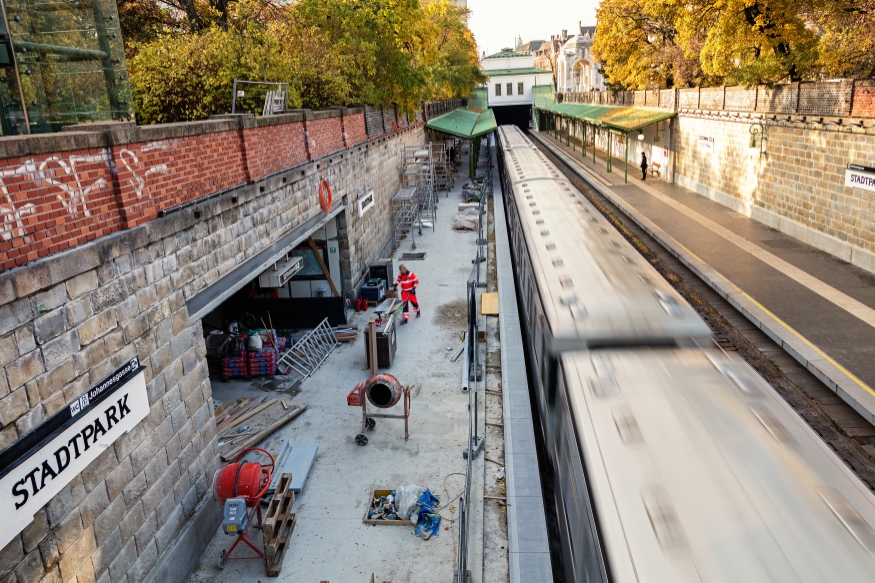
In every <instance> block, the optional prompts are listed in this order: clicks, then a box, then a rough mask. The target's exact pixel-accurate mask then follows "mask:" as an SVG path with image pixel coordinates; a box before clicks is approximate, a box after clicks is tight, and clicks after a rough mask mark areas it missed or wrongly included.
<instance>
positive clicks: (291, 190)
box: [0, 114, 425, 583]
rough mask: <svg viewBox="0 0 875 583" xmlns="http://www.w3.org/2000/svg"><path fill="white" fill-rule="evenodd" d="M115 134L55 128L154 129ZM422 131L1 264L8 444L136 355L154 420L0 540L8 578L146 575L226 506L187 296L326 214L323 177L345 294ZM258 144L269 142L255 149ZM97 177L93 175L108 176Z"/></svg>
mask: <svg viewBox="0 0 875 583" xmlns="http://www.w3.org/2000/svg"><path fill="white" fill-rule="evenodd" d="M358 115H359V117H360V118H362V117H363V116H361V115H360V114H358ZM339 119H340V118H339V117H338V116H333V117H331V116H329V117H326V118H325V119H324V120H322V121H324V122H326V125H317V126H316V127H319V128H324V127H329V126H328V125H327V124H328V123H336V122H339ZM348 119H349V118H347V120H348ZM253 121H254V120H253ZM211 123H215V124H218V125H219V126H221V124H226V123H238V122H237V121H234V120H231V121H229V120H218V121H214V122H211ZM295 123H298V124H300V123H301V122H293V123H291V124H276V125H267V126H263V127H255V124H253V127H248V128H244V129H242V130H240V131H239V132H238V133H239V134H241V135H243V136H244V138H243V140H242V142H241V143H246V142H249V141H250V140H251V142H250V143H248V144H247V149H246V152H247V153H248V152H252V151H259V148H261V149H262V150H263V148H264V147H265V145H264V144H267V145H270V144H271V143H276V140H280V141H282V140H287V139H292V140H293V143H294V142H295V141H296V140H297V139H298V138H290V137H289V135H292V136H294V135H295V134H296V133H297V130H295V129H294V128H295V125H294V124H295ZM360 124H361V125H362V126H363V124H364V121H363V119H362V121H361V122H360ZM286 126H288V127H286ZM308 126H309V123H308ZM186 127H189V126H187V125H186ZM278 128H281V129H278ZM282 128H284V129H282ZM248 130H251V133H250V134H249V135H246V132H247V131H248ZM261 130H264V131H261ZM289 130H291V131H289ZM113 131H114V132H115V133H112V132H110V134H109V135H108V136H107V135H101V134H97V133H95V134H93V135H88V134H85V135H84V136H79V135H78V134H76V135H73V134H64V135H62V138H58V139H63V140H66V141H67V142H66V143H69V144H73V143H76V140H79V143H80V144H81V141H82V140H86V141H87V140H95V139H97V137H100V138H101V139H108V140H110V141H112V140H121V139H122V138H124V137H125V135H123V134H124V132H128V133H130V134H131V135H129V136H127V137H128V138H139V139H137V140H136V141H130V144H135V145H139V144H143V143H151V142H153V141H154V140H152V139H151V138H155V137H156V136H155V134H154V132H153V133H152V134H147V135H146V136H144V135H143V133H138V132H139V131H140V130H136V131H134V130H131V129H130V128H129V129H127V130H124V131H123V130H113ZM174 131H182V130H174ZM186 131H188V130H186ZM281 131H285V132H287V133H286V134H279V135H278V134H277V132H281ZM217 133H218V132H217ZM359 135H360V130H359ZM95 136H97V137H95ZM144 137H146V138H149V139H146V140H143V139H142V138H144ZM158 137H160V136H158ZM177 137H180V136H178V135H177ZM163 139H176V138H172V137H170V136H166V135H165V136H163ZM424 139H425V136H424V131H423V129H422V126H421V125H419V126H415V127H412V128H410V129H408V130H406V131H402V132H399V133H395V134H393V135H392V136H390V137H386V138H379V139H377V140H375V141H374V142H372V143H368V144H363V145H357V146H355V147H353V148H350V149H348V150H345V151H344V156H343V157H342V158H341V157H340V156H328V157H325V158H321V159H318V160H317V161H313V162H308V163H306V164H304V165H299V166H296V167H294V169H293V170H291V169H289V168H286V169H285V170H288V171H286V172H280V173H279V174H276V175H275V176H271V177H269V178H266V179H263V180H261V181H260V182H258V184H250V185H243V186H240V187H238V188H235V189H233V190H231V191H229V192H226V193H224V194H222V195H219V196H213V197H210V198H209V199H208V200H204V201H201V202H200V203H199V204H198V205H197V207H196V210H197V212H195V209H182V210H179V211H177V212H173V213H170V214H168V215H166V216H163V217H157V218H155V219H154V220H152V221H150V222H147V223H144V224H140V225H137V226H135V227H133V228H130V229H126V230H117V231H116V232H115V233H112V234H111V235H109V236H104V237H101V238H99V239H97V240H92V241H89V242H86V243H84V244H80V245H78V246H76V247H75V248H73V249H69V250H67V251H66V252H63V253H55V254H53V255H50V256H47V257H42V258H39V259H37V260H35V261H32V262H30V263H29V264H28V265H24V266H20V267H16V268H13V269H11V270H7V271H4V272H2V273H0V449H3V448H5V447H7V446H9V445H10V444H12V443H14V442H15V441H16V440H17V439H19V438H21V437H22V436H23V435H25V434H26V433H27V432H28V431H30V430H31V429H32V428H34V427H35V426H37V425H38V424H39V423H41V422H42V421H43V420H45V419H46V418H47V417H48V416H50V415H52V414H53V413H55V412H57V411H59V410H60V409H61V408H62V407H64V406H66V405H67V404H68V403H69V402H70V401H72V400H73V399H75V398H77V397H78V396H79V395H81V394H82V393H83V392H84V391H85V390H87V389H88V388H89V387H91V386H92V385H94V384H95V383H96V382H97V381H98V380H99V379H101V378H103V376H105V375H106V374H107V373H109V372H111V371H112V370H114V369H115V368H116V367H118V366H119V365H120V364H122V363H123V362H126V361H128V360H129V359H130V358H131V357H133V356H134V355H137V356H139V358H140V361H141V363H142V364H143V365H144V366H145V372H144V374H145V380H146V387H147V392H148V397H149V404H150V413H149V415H148V416H147V417H146V419H145V420H143V421H142V422H141V423H140V424H139V425H137V426H136V427H135V428H134V429H133V430H131V431H130V432H129V433H128V434H126V435H124V436H123V437H121V438H120V439H118V440H117V441H116V442H115V443H114V444H112V445H111V446H110V447H108V448H107V450H106V451H105V452H103V453H102V454H101V456H100V457H99V458H98V459H97V460H95V461H94V462H93V463H92V464H91V465H89V467H88V468H87V470H86V471H84V472H83V473H81V474H80V475H79V476H77V477H76V478H75V479H74V480H73V481H72V482H71V483H70V484H69V485H68V486H67V487H65V488H64V489H63V490H62V491H61V492H60V493H59V494H58V495H57V496H55V498H53V499H52V500H51V502H49V503H48V504H47V505H46V506H45V507H44V508H42V509H40V510H39V511H38V512H37V514H36V516H35V518H34V521H33V522H32V523H31V524H30V525H29V526H28V527H27V528H26V529H25V530H24V531H23V532H22V533H21V534H20V535H19V536H17V537H15V538H14V539H13V540H12V542H10V543H9V544H8V545H6V547H5V548H3V549H2V550H0V580H2V581H8V582H16V581H19V582H23V581H78V582H79V583H93V582H95V581H96V582H98V583H118V582H122V583H139V582H140V581H143V580H144V579H146V577H148V576H149V575H150V573H152V574H154V573H155V570H156V566H158V565H159V564H161V563H162V561H166V560H169V558H168V557H170V556H171V553H172V552H173V545H174V544H175V543H176V541H177V540H179V538H180V533H181V532H182V531H183V529H184V527H185V526H186V525H187V524H191V521H193V520H197V516H201V514H198V513H199V512H206V511H207V510H204V509H213V510H215V508H217V507H216V506H215V504H214V503H213V502H212V501H210V500H209V497H210V487H211V480H212V477H213V473H214V472H215V470H216V469H217V467H218V465H219V463H218V458H217V452H216V437H215V421H214V417H213V409H212V405H211V401H210V397H211V394H212V392H211V385H210V381H209V378H208V375H207V365H206V360H205V355H206V350H205V345H204V341H203V330H202V327H201V323H200V322H199V321H190V319H189V313H188V309H187V306H186V300H188V299H190V298H192V297H193V296H194V295H196V294H198V293H199V292H202V291H203V290H204V289H205V288H207V287H208V286H209V285H210V284H212V283H213V282H215V281H216V280H217V279H219V278H220V277H222V276H224V275H226V274H228V273H229V272H231V271H232V270H233V269H234V268H236V267H237V266H239V265H240V264H241V263H243V262H244V261H245V260H246V259H248V258H250V257H252V256H254V255H256V254H257V253H259V252H261V251H263V250H265V249H267V248H269V247H270V246H271V245H273V244H274V243H276V241H277V240H278V239H279V238H281V237H283V236H284V235H286V234H287V233H288V232H290V231H291V230H293V229H294V228H295V227H297V226H299V225H301V224H303V223H304V222H305V221H307V220H308V219H310V218H312V217H314V216H316V215H319V214H321V213H322V211H321V209H320V208H319V204H318V196H317V184H318V181H319V180H320V179H321V178H326V179H328V180H329V181H330V182H331V184H332V188H333V190H334V200H335V201H336V203H335V204H341V205H342V204H344V201H345V202H346V207H345V208H344V209H343V210H342V211H341V213H340V215H338V224H339V226H341V227H342V232H341V233H340V238H339V245H340V248H341V256H342V279H343V289H344V290H346V291H348V290H349V289H350V287H351V285H354V280H355V279H356V278H357V277H360V275H361V273H363V271H364V270H365V269H366V267H367V264H368V263H369V262H370V261H371V260H373V259H374V258H375V257H376V256H377V254H378V253H379V252H380V251H381V249H382V247H383V246H384V244H385V242H386V241H388V240H389V238H390V237H391V234H392V226H391V220H390V217H391V197H392V195H393V194H394V193H395V191H396V190H397V188H398V185H399V180H400V152H401V151H402V149H403V146H404V145H411V144H421V143H423V141H424ZM258 140H263V141H264V143H263V144H261V145H260V146H256V142H257V141H258ZM326 140H327V137H326ZM317 143H318V140H317ZM325 143H332V142H330V141H329V142H325ZM334 143H336V142H334ZM124 145H125V146H127V145H128V144H124ZM249 146H252V147H254V148H255V150H252V149H251V148H249ZM112 147H113V148H115V147H120V146H112ZM325 147H326V148H330V147H333V146H325ZM69 151H70V152H78V151H80V150H77V149H71V150H69ZM83 151H86V152H91V150H83ZM96 151H98V152H102V151H104V150H100V149H97V150H96ZM137 152H142V148H140V149H139V150H137ZM147 153H148V152H147ZM204 153H205V154H207V153H208V152H204ZM297 155H300V154H297ZM161 160H163V158H161ZM276 160H277V158H276V155H270V154H264V158H262V161H260V162H258V164H259V166H258V167H259V168H261V169H262V170H260V171H261V172H267V171H268V170H267V169H268V168H273V167H275V165H276V164H277V161H276ZM19 163H20V161H19ZM252 168H253V167H252V166H250V167H249V170H250V172H252ZM360 169H364V170H365V172H364V174H362V173H360V172H359V170H360ZM88 172H89V175H88V179H89V180H91V181H93V180H95V179H96V178H99V177H100V176H102V174H100V172H97V171H96V170H92V169H89V170H88ZM101 172H102V171H101ZM92 173H93V174H92ZM80 179H81V180H83V181H84V178H80ZM87 184H90V182H89V183H87ZM368 188H372V189H373V191H374V193H375V199H376V205H375V207H374V208H372V209H371V210H370V211H369V212H368V213H367V214H365V216H364V217H358V213H357V212H356V206H355V204H356V197H357V195H358V194H359V193H360V192H361V191H362V190H363V189H368ZM150 196H151V195H150ZM88 201H89V203H90V202H91V199H88ZM89 208H91V207H89ZM199 505H200V506H199ZM198 524H200V525H201V528H206V527H204V526H203V525H204V524H209V525H210V527H209V528H212V525H213V524H214V523H211V522H209V521H207V522H203V523H202V522H198ZM209 528H208V529H207V530H209ZM207 534H208V535H209V533H207Z"/></svg>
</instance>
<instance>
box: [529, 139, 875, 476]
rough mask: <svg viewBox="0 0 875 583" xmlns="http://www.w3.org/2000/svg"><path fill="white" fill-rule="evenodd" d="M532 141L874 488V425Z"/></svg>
mask: <svg viewBox="0 0 875 583" xmlns="http://www.w3.org/2000/svg"><path fill="white" fill-rule="evenodd" d="M533 142H534V143H535V145H536V146H537V147H538V148H539V149H540V150H541V152H543V153H544V155H545V156H547V158H548V159H549V160H550V161H551V162H553V164H555V165H556V166H557V167H558V168H559V169H560V171H561V172H562V173H563V174H564V175H565V177H566V178H568V180H569V181H571V183H572V184H574V186H576V187H577V189H578V190H580V192H581V193H583V195H584V196H586V197H587V198H588V199H589V201H590V202H592V203H593V204H594V205H595V206H596V207H597V208H598V209H599V211H600V212H601V213H602V214H603V215H604V216H605V218H607V219H608V220H609V221H610V222H611V224H613V225H614V227H615V228H616V229H617V230H618V231H619V232H620V233H621V234H622V235H623V237H625V238H626V239H627V240H628V241H629V242H630V243H631V244H632V245H633V246H634V247H635V249H637V250H638V252H639V253H640V254H641V255H642V256H643V257H644V258H645V259H647V261H648V262H649V263H650V264H651V265H652V266H653V267H654V268H655V269H656V270H657V271H658V272H659V273H660V274H661V275H662V276H663V277H664V278H665V279H666V280H667V281H668V282H669V283H671V284H672V286H673V287H674V288H675V289H677V291H678V292H679V293H680V294H681V295H682V296H684V298H685V299H686V300H687V301H688V302H689V303H690V305H691V306H693V308H694V309H695V310H696V312H697V313H698V314H699V316H701V317H702V319H703V320H705V322H706V323H707V324H708V325H709V326H710V327H711V329H712V330H713V331H714V334H715V341H716V343H717V345H718V346H720V347H721V348H722V349H723V350H726V351H728V352H735V353H737V354H738V355H739V356H741V357H742V358H744V359H745V360H746V361H747V362H748V363H750V365H751V366H753V368H754V369H756V371H757V372H758V373H759V374H760V375H761V376H762V377H763V378H764V379H765V380H766V382H768V383H769V385H771V386H772V387H773V388H774V389H775V390H776V391H777V392H778V393H779V394H780V395H781V396H782V397H783V398H784V400H786V401H787V402H788V403H789V404H790V406H791V407H793V409H794V410H795V411H796V412H797V413H798V414H799V415H800V416H801V417H802V418H803V419H804V420H805V422H806V423H808V425H810V426H811V427H812V428H813V429H814V430H815V431H816V432H817V433H818V434H819V435H820V436H821V438H822V439H823V440H824V441H825V442H826V443H827V445H829V447H830V448H832V449H833V451H835V452H836V454H837V455H838V456H839V457H840V458H841V459H842V460H843V461H844V462H845V463H846V464H847V465H848V467H849V468H850V469H851V470H852V471H853V472H854V473H855V474H856V475H857V476H858V477H859V478H860V479H861V480H862V481H863V482H864V483H865V484H866V485H867V486H868V487H869V489H870V490H875V426H873V425H871V424H870V423H868V422H867V421H866V420H865V419H864V418H863V417H861V416H860V415H859V414H858V413H857V412H856V411H854V410H853V409H852V408H851V407H850V406H849V405H847V404H846V403H845V402H844V401H842V399H841V398H840V397H839V396H838V395H836V394H835V393H834V392H833V391H831V390H830V389H829V388H828V387H826V386H825V385H824V384H823V383H821V382H820V381H819V380H818V379H817V378H816V377H815V376H814V375H813V374H811V373H810V372H809V371H808V370H807V369H805V368H804V367H803V366H802V365H800V364H799V363H798V362H797V361H796V360H794V359H793V358H792V357H791V356H790V355H789V354H787V353H786V351H785V350H784V349H783V348H781V347H780V346H779V345H777V344H776V343H775V342H773V341H772V340H771V339H770V338H769V337H768V336H766V334H765V333H764V332H763V331H762V330H760V329H759V328H757V327H756V326H755V325H754V324H753V323H751V322H750V320H748V319H747V318H746V317H745V316H744V315H743V314H741V313H740V312H738V310H736V309H735V308H734V307H732V306H731V305H730V304H729V303H728V302H727V301H726V300H724V299H723V298H722V297H721V296H720V295H719V294H717V292H715V291H714V290H713V289H711V288H710V287H709V286H708V285H707V284H706V283H705V282H704V281H702V280H701V279H700V278H699V277H698V276H697V275H696V274H695V273H693V272H692V271H691V270H689V269H688V268H687V267H686V266H685V265H684V264H683V263H681V262H680V261H678V260H677V258H675V256H674V255H672V254H671V253H670V252H669V250H667V249H665V248H664V247H663V246H662V245H661V244H660V243H658V242H657V241H655V240H654V239H653V238H652V237H650V236H649V235H648V234H647V233H646V232H644V231H643V230H642V229H641V228H640V227H639V226H638V225H637V224H636V223H635V222H634V221H633V220H632V219H631V218H629V217H628V216H627V215H626V214H625V213H623V212H622V211H621V210H620V209H618V208H617V207H616V206H614V205H613V204H612V203H611V202H610V201H609V200H608V199H606V198H605V197H603V196H602V195H601V194H600V193H598V192H596V191H595V190H594V189H592V188H590V187H589V185H588V184H587V183H586V181H585V180H584V179H582V178H581V177H580V175H579V174H577V172H576V171H575V170H573V169H572V168H570V167H569V166H568V165H567V164H566V163H565V162H563V161H562V160H561V159H560V158H558V157H557V156H556V155H554V154H553V153H552V152H551V151H550V150H549V149H548V148H546V147H544V146H543V145H542V144H540V143H539V142H538V141H537V140H533Z"/></svg>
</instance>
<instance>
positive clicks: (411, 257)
mask: <svg viewBox="0 0 875 583" xmlns="http://www.w3.org/2000/svg"><path fill="white" fill-rule="evenodd" d="M422 259H425V253H402V254H401V261H417V260H422Z"/></svg>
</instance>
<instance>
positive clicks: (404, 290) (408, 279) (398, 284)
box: [395, 271, 419, 300]
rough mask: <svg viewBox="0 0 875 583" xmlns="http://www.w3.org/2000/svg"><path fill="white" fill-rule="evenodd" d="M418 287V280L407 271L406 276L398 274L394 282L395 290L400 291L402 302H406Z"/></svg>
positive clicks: (413, 274)
mask: <svg viewBox="0 0 875 583" xmlns="http://www.w3.org/2000/svg"><path fill="white" fill-rule="evenodd" d="M418 285H419V280H418V279H416V274H415V273H413V272H412V271H408V272H407V273H406V274H404V273H399V274H398V279H396V280H395V289H399V290H401V299H402V300H406V299H407V297H408V296H409V295H410V294H411V293H413V291H414V290H415V289H416V286H418Z"/></svg>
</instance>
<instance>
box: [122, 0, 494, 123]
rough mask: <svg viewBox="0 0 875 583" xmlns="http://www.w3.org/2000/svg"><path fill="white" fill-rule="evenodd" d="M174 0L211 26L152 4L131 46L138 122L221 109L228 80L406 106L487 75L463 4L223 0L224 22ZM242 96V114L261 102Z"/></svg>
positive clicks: (328, 100) (451, 93)
mask: <svg viewBox="0 0 875 583" xmlns="http://www.w3.org/2000/svg"><path fill="white" fill-rule="evenodd" d="M125 1H130V2H134V1H137V2H143V3H144V4H143V5H139V7H138V9H137V10H133V8H132V10H131V11H129V12H128V14H129V15H131V16H134V15H136V16H137V18H138V19H139V21H146V22H148V21H149V14H152V13H151V12H149V10H147V8H148V7H149V4H148V2H149V1H150V0H125ZM173 1H178V2H189V1H192V2H196V3H195V4H194V5H193V6H194V7H195V8H196V9H197V12H198V15H199V18H200V19H201V22H202V23H208V26H206V25H205V26H206V27H205V28H198V27H197V26H193V25H192V20H191V19H190V18H188V17H185V16H184V12H183V11H182V9H177V10H175V11H173V12H172V14H173V15H174V16H175V17H177V20H175V21H167V22H164V21H161V20H160V18H159V17H163V16H164V14H163V13H160V12H158V13H155V14H156V17H155V20H153V21H152V25H153V26H154V28H153V29H148V28H147V27H146V26H140V29H141V30H144V31H154V32H148V34H147V33H146V32H144V33H142V34H143V37H144V38H145V40H144V41H143V42H136V43H133V44H132V45H131V46H130V48H129V55H130V59H129V61H128V64H129V69H130V73H131V85H132V89H133V92H134V103H135V110H136V113H137V119H138V120H139V121H140V122H145V123H155V122H166V121H181V120H190V119H200V118H203V117H206V116H209V115H211V114H215V113H227V112H229V111H230V100H231V86H232V82H233V79H234V78H242V79H248V80H259V81H285V82H289V83H290V105H292V106H296V107H301V106H303V107H308V108H314V109H318V108H323V107H328V106H337V105H347V106H355V105H362V104H370V105H388V104H396V105H398V106H399V108H400V109H401V110H402V111H404V112H407V113H413V111H414V110H415V109H416V108H417V107H418V104H419V103H420V101H422V100H425V99H436V98H449V97H466V96H467V95H468V94H470V92H471V90H472V89H473V88H474V87H475V86H476V84H477V83H479V82H482V81H484V78H483V76H482V74H481V73H480V69H479V61H478V59H477V47H476V43H475V42H474V38H473V36H472V35H471V32H470V30H469V29H468V27H467V24H466V17H467V10H465V9H463V8H459V7H457V6H455V5H454V4H452V3H451V2H449V0H423V2H422V4H420V2H419V1H418V0H298V1H297V2H294V3H291V4H273V3H271V1H270V0H226V2H225V3H224V4H221V6H223V7H225V12H224V14H225V15H226V19H225V20H223V19H222V18H220V17H219V16H218V14H219V13H218V12H216V9H215V7H216V6H219V4H216V3H215V2H217V1H218V0H173ZM202 2H207V3H206V4H204V3H202ZM210 2H211V3H210ZM179 6H183V4H179ZM150 35H151V36H150ZM152 37H154V40H152ZM248 99H249V96H248V94H247V96H246V98H245V99H244V104H243V105H244V111H256V110H260V107H254V106H255V104H254V103H252V104H248V106H247V104H246V103H245V101H246V100H248Z"/></svg>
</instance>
